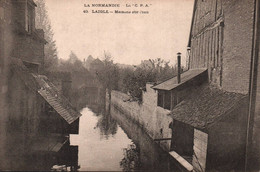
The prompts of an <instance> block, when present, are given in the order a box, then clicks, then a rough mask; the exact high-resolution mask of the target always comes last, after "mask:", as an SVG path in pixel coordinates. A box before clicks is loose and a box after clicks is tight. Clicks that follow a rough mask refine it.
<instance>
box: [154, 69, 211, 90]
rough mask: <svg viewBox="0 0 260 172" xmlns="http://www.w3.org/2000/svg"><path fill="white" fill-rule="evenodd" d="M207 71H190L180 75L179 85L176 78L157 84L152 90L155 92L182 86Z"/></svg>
mask: <svg viewBox="0 0 260 172" xmlns="http://www.w3.org/2000/svg"><path fill="white" fill-rule="evenodd" d="M206 71H207V69H190V70H188V71H186V72H184V73H182V74H181V83H179V84H178V79H177V76H175V77H173V78H171V79H168V80H167V81H164V82H162V83H160V84H157V85H155V86H153V87H152V88H153V89H156V90H167V91H169V90H172V89H174V88H176V87H178V86H180V85H182V84H184V83H185V82H187V81H189V80H191V79H192V78H194V77H196V76H198V75H200V74H202V73H204V72H206Z"/></svg>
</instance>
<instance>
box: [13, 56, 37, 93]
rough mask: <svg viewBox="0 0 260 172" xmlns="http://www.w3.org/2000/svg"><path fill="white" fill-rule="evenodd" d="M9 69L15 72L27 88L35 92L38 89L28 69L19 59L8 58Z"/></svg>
mask: <svg viewBox="0 0 260 172" xmlns="http://www.w3.org/2000/svg"><path fill="white" fill-rule="evenodd" d="M10 67H11V70H12V71H13V72H15V73H16V74H17V75H18V76H19V77H20V79H21V80H23V82H24V83H25V85H26V86H27V87H29V88H30V89H32V90H37V89H39V88H40V87H39V85H38V83H37V82H36V80H35V79H34V77H33V76H32V75H31V74H30V71H29V69H28V68H27V67H26V66H25V65H24V64H23V62H22V60H21V59H18V58H10Z"/></svg>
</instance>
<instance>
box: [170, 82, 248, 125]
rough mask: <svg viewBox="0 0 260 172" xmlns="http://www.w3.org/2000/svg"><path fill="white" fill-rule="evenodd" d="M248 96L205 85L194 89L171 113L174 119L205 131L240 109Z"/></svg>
mask: <svg viewBox="0 0 260 172" xmlns="http://www.w3.org/2000/svg"><path fill="white" fill-rule="evenodd" d="M246 97H247V96H246V95H243V94H238V93H231V92H226V91H223V90H220V89H218V88H216V87H213V86H210V85H209V84H204V85H202V86H201V87H198V88H194V90H192V93H191V95H190V96H189V97H188V98H187V99H185V100H183V101H182V102H181V103H179V104H178V105H177V106H176V107H175V108H174V109H173V110H172V112H171V113H170V115H171V116H172V118H173V119H175V120H177V121H180V122H183V123H186V124H189V125H191V126H193V127H195V128H199V129H205V128H209V126H210V125H211V124H213V123H215V122H217V121H219V120H221V119H223V118H224V117H226V115H228V114H229V112H231V111H232V110H234V109H235V108H236V107H238V106H239V105H240V103H241V101H243V100H244V99H245V98H246Z"/></svg>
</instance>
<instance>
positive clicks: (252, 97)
mask: <svg viewBox="0 0 260 172" xmlns="http://www.w3.org/2000/svg"><path fill="white" fill-rule="evenodd" d="M259 8H260V4H259V0H255V9H254V11H255V12H254V29H253V46H252V57H251V68H250V83H249V108H248V117H247V136H246V155H245V171H248V170H250V169H249V168H250V167H249V164H248V162H249V160H250V148H252V137H253V126H254V115H255V106H256V94H257V86H258V85H257V73H258V58H259V56H258V55H259V36H260V26H259V25H260V21H259V20H260V19H259V18H260V13H259V12H260V9H259Z"/></svg>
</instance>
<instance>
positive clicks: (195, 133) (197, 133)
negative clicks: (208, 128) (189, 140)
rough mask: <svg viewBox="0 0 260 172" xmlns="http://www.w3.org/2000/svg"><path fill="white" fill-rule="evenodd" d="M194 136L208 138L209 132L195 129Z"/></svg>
mask: <svg viewBox="0 0 260 172" xmlns="http://www.w3.org/2000/svg"><path fill="white" fill-rule="evenodd" d="M194 137H198V138H202V137H203V138H208V134H207V133H205V132H203V131H200V130H197V129H194Z"/></svg>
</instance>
